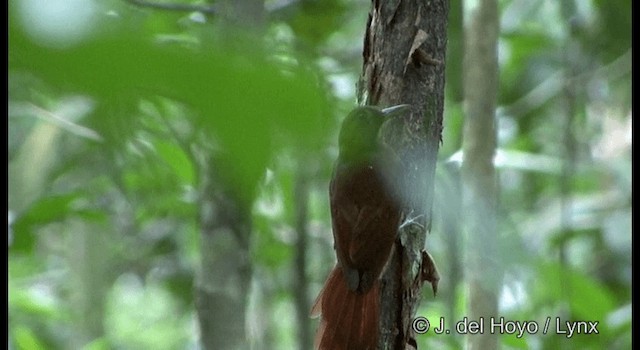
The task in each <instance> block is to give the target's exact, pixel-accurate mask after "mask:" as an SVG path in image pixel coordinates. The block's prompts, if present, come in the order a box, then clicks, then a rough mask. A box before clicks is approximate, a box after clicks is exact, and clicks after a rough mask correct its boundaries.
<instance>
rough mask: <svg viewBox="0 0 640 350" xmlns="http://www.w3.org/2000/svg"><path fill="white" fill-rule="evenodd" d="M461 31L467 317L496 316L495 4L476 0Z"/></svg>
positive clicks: (472, 342)
mask: <svg viewBox="0 0 640 350" xmlns="http://www.w3.org/2000/svg"><path fill="white" fill-rule="evenodd" d="M471 10H472V11H471V18H470V20H469V21H468V22H467V23H468V25H467V28H466V30H465V32H466V35H465V62H464V63H465V71H464V79H463V80H464V91H465V118H466V119H465V123H464V136H463V140H464V142H463V151H464V160H463V163H462V180H463V196H464V200H463V201H464V204H463V205H464V212H465V213H466V225H467V234H468V241H467V252H468V260H467V262H466V265H467V269H466V272H467V280H468V281H469V310H468V315H469V318H470V319H472V320H478V319H480V318H484V319H485V320H488V318H489V317H495V316H497V311H498V304H497V302H498V292H499V290H498V288H499V286H500V281H501V279H502V274H501V272H500V271H501V269H500V264H499V261H498V256H499V255H498V254H497V253H498V251H497V240H498V235H497V224H496V215H497V213H496V205H497V182H496V176H495V169H494V165H493V157H494V153H495V148H496V128H495V108H496V96H497V89H498V60H497V40H498V26H499V22H498V4H497V1H495V0H481V1H479V2H478V3H476V7H475V8H473V9H471ZM467 343H468V348H469V349H496V348H497V347H498V335H497V334H491V333H490V332H485V333H484V334H478V335H474V336H470V337H468V338H467Z"/></svg>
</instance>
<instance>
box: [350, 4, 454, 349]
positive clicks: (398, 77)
mask: <svg viewBox="0 0 640 350" xmlns="http://www.w3.org/2000/svg"><path fill="white" fill-rule="evenodd" d="M448 10H449V2H448V1H447V0H431V1H418V0H411V1H409V0H407V1H403V0H394V1H380V0H374V1H373V2H372V8H371V11H370V13H369V21H368V25H367V28H366V33H365V39H364V51H363V59H364V64H363V68H362V76H361V79H360V83H359V89H358V96H359V102H360V103H361V104H367V105H378V106H382V107H385V106H391V105H396V104H403V103H406V104H410V105H411V113H409V114H408V115H406V116H404V117H403V118H396V119H392V120H389V121H388V122H387V123H386V124H385V125H384V127H383V129H382V130H381V133H382V138H383V140H385V142H386V143H387V144H389V145H390V146H391V147H392V148H393V149H394V150H396V152H397V153H398V155H399V156H400V157H401V159H402V160H403V163H404V168H405V173H404V174H403V176H404V183H403V184H402V188H403V190H402V191H403V199H404V203H403V214H404V216H405V217H406V218H412V219H414V221H415V222H416V223H417V225H405V226H404V228H403V229H401V230H400V232H399V237H398V239H397V240H396V246H395V248H394V252H393V255H392V257H391V259H390V261H389V263H388V265H387V269H386V272H385V273H384V274H383V276H382V283H381V319H380V335H381V336H380V338H379V346H378V347H379V348H380V349H406V348H407V347H409V346H413V347H416V341H415V338H414V336H413V334H412V331H411V330H410V325H411V321H412V319H413V317H414V316H415V311H416V308H417V306H418V303H419V301H420V297H421V289H422V284H423V281H422V278H421V277H422V276H421V267H422V257H423V254H422V252H423V250H424V246H425V238H426V233H427V232H428V231H429V230H430V227H431V207H432V203H433V182H434V175H435V167H436V159H437V153H438V148H439V145H440V141H441V132H442V114H443V109H444V71H445V52H446V44H447V32H446V28H447V16H448Z"/></svg>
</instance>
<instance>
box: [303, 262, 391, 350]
mask: <svg viewBox="0 0 640 350" xmlns="http://www.w3.org/2000/svg"><path fill="white" fill-rule="evenodd" d="M378 285H379V283H378V282H377V281H376V282H375V283H374V285H373V287H372V288H371V289H369V290H368V291H366V292H365V293H361V292H357V291H352V290H349V288H348V287H347V281H346V279H345V277H344V274H343V272H342V269H341V268H340V267H338V266H336V267H334V268H333V270H332V271H331V273H330V274H329V277H328V278H327V282H326V283H325V285H324V287H323V288H322V291H320V295H318V298H317V299H316V302H315V304H314V305H313V308H312V309H311V316H318V315H320V316H321V318H320V326H319V328H318V331H317V332H316V339H315V344H314V348H315V349H318V350H374V349H376V346H377V342H378V313H379V308H380V306H379V303H380V300H379V296H378V289H379V286H378Z"/></svg>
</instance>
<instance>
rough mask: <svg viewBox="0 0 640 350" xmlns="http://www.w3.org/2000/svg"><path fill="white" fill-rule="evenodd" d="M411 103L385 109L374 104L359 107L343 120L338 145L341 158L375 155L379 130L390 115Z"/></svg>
mask: <svg viewBox="0 0 640 350" xmlns="http://www.w3.org/2000/svg"><path fill="white" fill-rule="evenodd" d="M408 109H409V105H397V106H393V107H389V108H385V109H382V110H381V109H379V108H376V107H373V106H362V107H357V108H355V109H354V110H353V111H351V113H349V115H348V116H347V117H346V118H345V119H344V121H343V122H342V127H341V128H340V136H339V139H338V145H339V148H340V158H341V159H343V160H350V161H361V160H365V159H368V158H369V157H371V156H373V155H375V152H376V151H377V150H378V145H379V144H378V132H379V131H380V127H381V126H382V124H383V123H384V122H385V120H387V119H388V118H389V117H392V116H395V115H399V114H402V113H404V112H405V111H407V110H408Z"/></svg>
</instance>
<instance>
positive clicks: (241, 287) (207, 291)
mask: <svg viewBox="0 0 640 350" xmlns="http://www.w3.org/2000/svg"><path fill="white" fill-rule="evenodd" d="M213 164H219V162H216V161H215V160H213V157H211V156H210V155H206V156H203V159H201V160H200V164H199V168H200V172H201V175H200V179H201V180H200V182H201V183H200V190H199V193H200V201H199V203H198V204H199V205H198V207H199V216H198V222H199V226H200V230H201V235H200V237H201V253H200V254H201V266H200V271H199V274H198V276H197V281H196V308H197V312H198V320H199V323H200V342H201V344H202V347H203V348H204V349H248V348H249V345H248V343H247V340H246V331H245V324H246V320H245V315H246V305H247V302H248V291H249V286H250V284H251V262H250V259H249V237H250V233H251V210H250V204H249V203H244V202H243V201H241V200H238V198H237V197H236V196H234V195H233V194H232V193H229V191H228V190H227V187H228V186H225V184H224V182H223V181H221V180H220V178H219V176H218V174H216V172H215V168H214V167H213V166H212V165H213Z"/></svg>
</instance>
